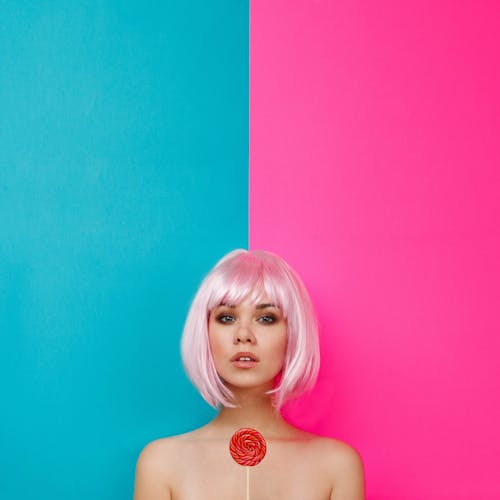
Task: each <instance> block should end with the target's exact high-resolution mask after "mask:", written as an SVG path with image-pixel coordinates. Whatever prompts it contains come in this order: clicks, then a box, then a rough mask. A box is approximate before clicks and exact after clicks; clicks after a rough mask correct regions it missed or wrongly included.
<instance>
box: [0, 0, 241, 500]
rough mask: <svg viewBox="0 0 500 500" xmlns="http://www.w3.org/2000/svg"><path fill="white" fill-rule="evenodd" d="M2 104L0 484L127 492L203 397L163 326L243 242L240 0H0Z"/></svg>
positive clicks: (119, 495) (80, 494)
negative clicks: (151, 449)
mask: <svg viewBox="0 0 500 500" xmlns="http://www.w3.org/2000/svg"><path fill="white" fill-rule="evenodd" d="M0 110H1V111H0V338H1V343H0V387H1V399H2V403H1V405H0V471H1V472H0V498H1V499H2V500H32V499H34V498H37V499H40V500H54V499H60V500H80V499H81V500H83V499H85V500H87V499H90V498H92V499H95V500H98V499H99V500H112V499H113V500H123V499H125V498H131V497H132V489H133V481H134V466H135V461H136V459H137V456H138V454H139V451H140V449H141V448H142V447H143V446H144V445H145V444H146V443H147V442H148V441H150V440H152V439H155V438H158V437H163V436H166V435H169V434H175V433H179V432H183V431H187V430H188V429H191V428H193V427H196V426H199V425H201V424H202V423H204V422H205V421H206V420H208V419H209V418H210V417H211V416H212V414H213V412H212V411H211V410H210V409H209V408H208V407H207V405H206V404H205V403H204V402H203V401H202V400H201V398H200V397H199V396H198V394H197V393H196V391H195V390H194V389H193V388H192V387H191V385H190V383H189V382H188V381H187V379H186V377H185V376H184V372H183V369H182V367H181V363H180V353H179V340H180V334H181V330H182V324H183V321H184V317H185V314H186V311H187V308H188V304H189V302H190V300H191V298H192V295H193V294H194V291H195V289H196V286H197V285H198V283H199V280H200V279H201V277H202V276H203V274H204V273H205V272H206V271H207V270H208V269H209V267H210V266H212V265H213V263H214V262H215V260H216V259H217V258H219V256H220V255H222V254H224V253H226V252H227V251H228V250H230V249H232V248H234V247H241V246H246V245H247V213H248V211H247V192H248V185H247V176H248V2H246V1H244V2H240V1H238V2H228V1H222V0H220V1H219V0H215V1H210V2H205V1H201V0H200V1H198V0H195V1H191V2H143V1H141V2H136V1H126V2H123V1H112V2H74V1H70V2H68V1H58V0H57V1H51V2H45V1H38V2H0ZM228 220H230V221H231V227H230V228H228V226H227V221H228Z"/></svg>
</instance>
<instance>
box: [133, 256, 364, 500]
mask: <svg viewBox="0 0 500 500" xmlns="http://www.w3.org/2000/svg"><path fill="white" fill-rule="evenodd" d="M182 356H183V361H184V366H185V368H186V371H187V373H188V375H189V377H190V378H191V380H192V382H193V383H194V385H195V386H196V387H197V388H198V389H199V391H200V393H201V394H202V396H203V397H204V398H205V400H206V401H207V402H208V403H209V404H211V405H212V406H214V407H218V408H220V411H219V413H218V415H217V416H216V417H215V418H214V420H212V421H211V422H210V423H208V424H207V425H205V426H204V427H201V428H200V429H197V430H194V431H192V432H188V433H187V434H182V435H180V436H175V437H170V438H164V439H159V440H156V441H153V442H152V443H150V444H148V445H147V446H146V447H145V448H144V449H143V450H142V452H141V454H140V456H139V459H138V461H137V467H136V482H135V494H134V499H135V500H167V499H168V500H212V499H213V500H236V499H240V498H241V499H244V498H245V473H246V471H245V469H246V468H245V467H241V466H240V465H238V464H237V463H236V462H235V461H233V459H232V457H231V455H230V454H229V441H230V439H231V436H232V435H233V433H234V432H235V431H237V430H238V429H240V428H247V427H250V428H253V429H256V430H258V431H259V432H260V433H261V434H262V435H263V436H264V438H265V440H266V443H267V454H266V456H265V458H264V459H263V460H262V462H261V463H260V464H259V465H257V466H255V467H253V468H252V471H251V497H252V498H253V499H254V500H280V499H287V500H328V499H330V500H331V499H333V500H363V499H364V498H365V497H364V478H363V466H362V463H361V459H360V457H359V455H358V454H357V452H356V451H354V449H352V448H351V447H350V446H348V445H347V444H345V443H343V442H341V441H338V440H335V439H329V438H324V437H319V436H316V435H314V434H310V433H307V432H304V431H302V430H300V429H297V428H296V427H294V426H292V425H290V424H289V423H288V422H286V421H285V420H284V419H283V417H282V416H281V415H280V412H279V409H280V407H281V406H282V404H283V403H284V402H285V401H286V400H287V399H290V398H292V397H296V396H298V395H300V394H302V393H303V392H305V391H306V390H307V389H309V388H311V387H312V386H313V384H314V382H315V380H316V376H317V373H318V368H319V348H318V334H317V327H316V317H315V314H314V310H313V308H312V305H311V302H310V299H309V296H308V293H307V291H306V289H305V287H304V285H303V284H302V281H301V280H300V278H299V277H298V276H297V275H296V274H295V272H294V271H293V270H292V269H291V268H290V267H289V266H288V264H287V263H286V262H285V261H284V260H283V259H281V258H280V257H279V256H277V255H275V254H273V253H270V252H265V251H262V250H255V251H248V252H247V251H245V250H235V251H233V252H231V253H229V254H228V255H226V256H225V257H224V258H222V259H221V260H220V261H219V262H218V263H217V265H216V266H215V267H214V268H213V269H212V271H211V272H210V273H209V274H208V276H207V277H206V278H205V280H204V281H203V282H202V284H201V286H200V289H199V290H198V293H197V294H196V296H195V298H194V300H193V304H192V305H191V309H190V311H189V314H188V317H187V320H186V324H185V327H184V333H183V338H182Z"/></svg>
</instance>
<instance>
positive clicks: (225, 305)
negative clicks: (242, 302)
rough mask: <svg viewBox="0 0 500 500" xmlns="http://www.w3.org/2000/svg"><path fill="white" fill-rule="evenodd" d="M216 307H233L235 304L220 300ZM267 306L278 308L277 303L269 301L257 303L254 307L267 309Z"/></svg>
mask: <svg viewBox="0 0 500 500" xmlns="http://www.w3.org/2000/svg"><path fill="white" fill-rule="evenodd" d="M218 307H229V309H234V308H235V307H236V306H235V305H234V304H228V303H227V302H221V303H220V304H219V306H218ZM268 307H274V308H275V309H279V307H278V306H277V305H275V304H271V303H264V304H257V305H256V306H255V309H267V308H268Z"/></svg>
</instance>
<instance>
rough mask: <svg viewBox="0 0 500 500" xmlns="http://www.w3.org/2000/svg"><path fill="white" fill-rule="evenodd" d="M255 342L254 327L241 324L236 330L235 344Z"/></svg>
mask: <svg viewBox="0 0 500 500" xmlns="http://www.w3.org/2000/svg"><path fill="white" fill-rule="evenodd" d="M248 342H249V343H250V344H254V343H255V336H254V334H253V332H252V329H251V328H249V327H248V326H246V325H240V327H239V328H238V329H237V330H236V332H235V334H234V343H235V344H239V343H242V344H246V343H248Z"/></svg>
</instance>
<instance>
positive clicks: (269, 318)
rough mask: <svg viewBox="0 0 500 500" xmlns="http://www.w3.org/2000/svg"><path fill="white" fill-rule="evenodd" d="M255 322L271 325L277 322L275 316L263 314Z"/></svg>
mask: <svg viewBox="0 0 500 500" xmlns="http://www.w3.org/2000/svg"><path fill="white" fill-rule="evenodd" d="M257 321H259V323H264V324H266V325H271V324H273V323H275V322H276V321H277V318H276V316H274V315H272V314H265V315H263V316H259V318H258V320H257Z"/></svg>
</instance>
